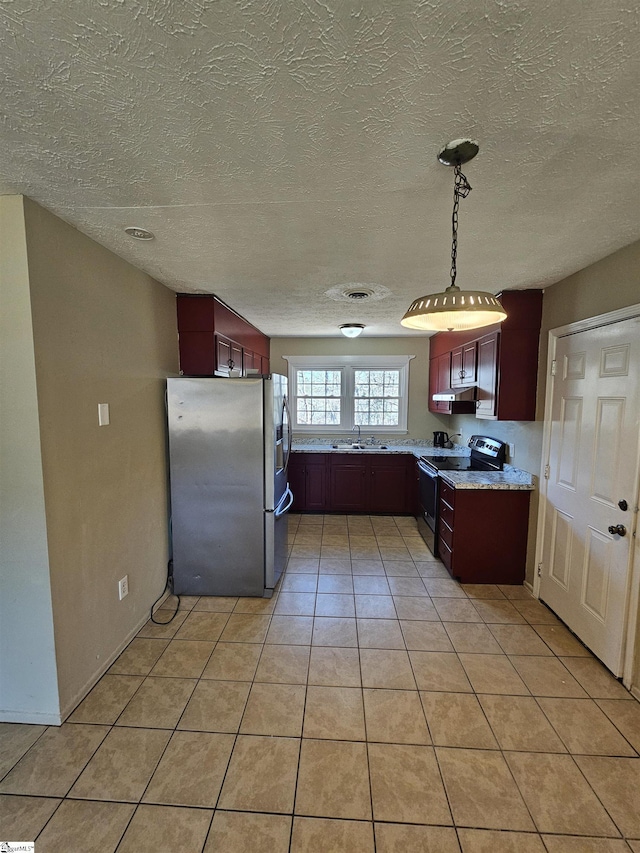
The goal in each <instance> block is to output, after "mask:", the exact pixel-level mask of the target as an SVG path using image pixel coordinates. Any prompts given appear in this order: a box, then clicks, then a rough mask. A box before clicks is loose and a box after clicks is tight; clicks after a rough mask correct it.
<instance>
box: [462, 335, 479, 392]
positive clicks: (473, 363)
mask: <svg viewBox="0 0 640 853" xmlns="http://www.w3.org/2000/svg"><path fill="white" fill-rule="evenodd" d="M477 360H478V342H477V341H471V343H470V344H465V345H464V346H463V347H462V379H463V380H464V381H463V385H473V384H474V383H475V381H476V376H477V372H476V371H477Z"/></svg>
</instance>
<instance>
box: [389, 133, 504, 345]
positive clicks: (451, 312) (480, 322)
mask: <svg viewBox="0 0 640 853" xmlns="http://www.w3.org/2000/svg"><path fill="white" fill-rule="evenodd" d="M477 153H478V143H477V142H474V141H473V139H454V140H453V142H449V143H448V144H447V145H445V146H444V148H442V149H441V150H440V151H439V152H438V162H440V163H442V165H443V166H448V167H451V166H453V167H454V171H455V180H454V184H453V216H452V217H451V230H452V235H453V236H452V243H451V284H450V285H449V286H448V287H446V288H444V290H442V291H438V292H437V293H433V292H432V293H427V294H426V295H425V296H420V297H419V298H418V299H414V301H413V302H412V303H411V305H410V306H409V308H408V309H407V311H406V312H405V315H404V317H403V318H402V320H400V323H401V324H402V325H403V326H405V327H406V328H407V329H416V330H418V331H420V332H462V331H467V330H469V329H482V328H483V327H485V326H492V325H494V324H496V323H501V322H502V321H503V320H504V319H506V316H507V314H506V311H505V310H504V308H503V307H502V305H501V304H500V302H499V300H498V299H496V297H495V296H494V295H493V294H492V293H488V292H487V291H484V290H461V289H460V288H459V287H458V286H457V285H456V273H457V264H458V213H459V207H460V199H461V198H466V197H467V196H468V195H469V193H470V192H471V185H470V183H469V181H468V180H467V179H466V177H465V176H464V175H463V174H462V172H461V170H460V169H461V167H462V166H464V164H465V163H468V162H469V161H470V160H473V158H474V157H475V156H476V154H477Z"/></svg>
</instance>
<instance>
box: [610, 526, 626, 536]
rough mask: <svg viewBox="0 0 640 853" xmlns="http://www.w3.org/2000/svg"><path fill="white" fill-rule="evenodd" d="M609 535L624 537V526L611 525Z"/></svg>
mask: <svg viewBox="0 0 640 853" xmlns="http://www.w3.org/2000/svg"><path fill="white" fill-rule="evenodd" d="M609 533H610V534H611V535H612V536H616V535H617V536H626V533H627V528H626V527H625V526H624V524H612V525H611V527H609Z"/></svg>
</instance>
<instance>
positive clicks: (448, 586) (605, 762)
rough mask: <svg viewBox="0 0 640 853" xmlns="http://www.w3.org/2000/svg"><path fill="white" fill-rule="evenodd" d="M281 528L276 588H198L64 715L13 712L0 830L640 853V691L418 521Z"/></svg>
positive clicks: (198, 842)
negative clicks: (446, 554)
mask: <svg viewBox="0 0 640 853" xmlns="http://www.w3.org/2000/svg"><path fill="white" fill-rule="evenodd" d="M290 538H291V545H292V550H291V558H290V561H289V566H288V571H287V573H286V575H285V577H284V579H283V581H282V583H281V589H280V590H279V591H278V594H277V595H276V596H274V598H273V599H271V600H270V601H267V600H261V599H235V598H199V599H198V598H183V599H182V602H181V610H180V612H179V614H178V615H177V617H176V618H175V619H174V620H173V621H172V622H171V623H170V624H168V625H167V626H166V627H162V626H157V625H154V624H152V623H148V624H147V625H145V627H144V628H143V629H142V630H141V631H140V633H139V635H138V637H136V638H135V639H134V640H133V641H132V643H131V644H130V645H129V647H128V648H127V649H126V650H125V651H124V652H123V653H122V655H121V656H120V657H119V659H118V660H117V661H116V662H115V663H114V664H113V666H112V667H111V669H110V671H109V672H108V673H107V674H106V675H105V676H104V677H103V678H102V679H101V681H100V682H99V683H98V684H97V685H96V687H95V688H94V689H93V690H92V692H91V693H90V694H89V696H88V697H87V698H86V699H85V700H84V702H82V704H81V705H80V706H79V707H78V708H77V709H76V710H75V712H74V713H73V714H72V715H71V717H70V718H69V720H68V721H67V722H66V723H65V724H64V725H63V726H62V727H60V728H55V727H50V728H47V727H41V726H25V725H12V724H4V725H1V726H0V779H1V780H2V781H1V782H0V837H3V838H5V837H6V838H14V839H19V840H33V839H37V845H36V849H37V851H38V853H48V851H58V850H68V851H78V853H113V851H116V850H117V851H118V853H133V851H136V853H146V851H149V853H150V851H154V853H157V851H174V850H180V851H181V853H202V851H204V853H213V851H224V853H241V851H242V853H245V851H251V853H267V852H268V853H288V852H289V851H291V853H329V851H345V853H346V851H349V853H373V851H377V853H405V851H418V853H455V851H457V853H460V851H462V853H484V851H490V852H491V853H507V851H509V853H515V851H517V853H544V851H547V853H622V851H630V850H631V851H640V758H639V757H638V750H640V705H639V704H638V703H637V702H636V701H635V700H634V699H633V698H632V697H631V696H630V694H629V693H627V691H626V690H624V688H623V687H621V685H620V684H619V683H618V682H617V681H615V680H614V679H613V678H612V677H611V676H610V675H609V674H608V673H607V671H606V670H605V669H604V668H603V667H602V666H601V665H600V664H599V663H598V662H597V661H596V660H595V659H594V658H593V657H592V656H591V655H590V653H589V652H588V651H587V650H586V649H585V648H584V647H583V646H582V645H581V644H580V643H579V642H578V641H577V640H576V639H575V637H573V635H572V634H571V633H570V632H569V631H568V630H567V629H566V628H565V627H563V625H562V624H561V623H559V622H558V620H557V619H556V618H555V616H554V615H553V614H552V613H551V612H550V611H549V610H548V609H547V608H545V607H544V606H543V605H541V604H539V603H538V602H536V601H535V600H533V599H532V598H531V597H530V596H529V595H528V593H527V592H526V590H525V589H523V588H522V587H506V586H493V585H482V586H474V585H466V586H460V585H459V584H458V583H456V582H454V581H453V580H451V579H450V578H449V576H448V575H447V572H446V571H445V569H444V567H443V566H442V564H441V563H439V562H438V561H436V560H434V559H433V557H432V556H431V554H430V553H429V551H428V550H427V549H426V547H425V546H424V544H423V542H422V539H421V538H420V536H419V535H418V532H417V529H416V526H415V522H414V520H413V519H411V518H392V517H372V518H368V517H366V516H365V517H363V516H353V517H351V516H349V517H346V516H329V515H327V516H321V515H316V516H302V517H300V516H291V518H290ZM170 605H171V602H168V603H167V607H168V606H170ZM160 615H161V616H164V617H166V616H168V610H167V609H165V610H163V611H161V614H160Z"/></svg>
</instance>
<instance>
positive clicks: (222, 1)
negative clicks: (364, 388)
mask: <svg viewBox="0 0 640 853" xmlns="http://www.w3.org/2000/svg"><path fill="white" fill-rule="evenodd" d="M0 79H1V80H2V84H1V85H0V145H1V154H0V191H2V192H5V193H6V192H9V193H10V192H17V193H24V194H25V195H27V196H30V197H31V198H33V199H35V200H36V201H38V202H40V203H41V204H43V205H44V206H45V207H47V208H49V209H50V210H52V211H53V212H54V213H56V214H58V215H59V216H61V217H62V218H63V219H65V220H67V221H68V222H70V223H72V224H73V225H75V226H76V227H77V228H79V229H80V230H81V231H83V232H85V233H86V234H88V235H89V236H91V237H93V238H94V239H95V240H97V241H98V242H99V243H102V244H103V245H104V246H107V247H108V248H109V249H112V250H113V251H114V252H116V253H117V254H118V255H120V256H121V257H123V258H126V259H127V260H128V261H130V262H131V263H133V264H135V265H136V266H138V267H140V268H141V269H143V270H146V271H147V272H148V273H150V274H151V275H153V276H155V277H156V278H157V279H158V280H159V281H161V282H163V283H164V284H166V285H168V286H169V287H172V288H174V289H175V290H178V291H186V292H212V293H216V294H218V295H219V296H220V297H221V298H222V299H223V300H225V301H226V302H227V303H228V304H229V305H231V306H232V307H233V308H235V309H236V310H238V311H239V312H240V313H242V314H244V315H245V316H246V317H247V318H248V319H249V320H251V321H252V322H253V323H255V324H256V325H257V326H259V327H260V328H261V329H262V330H263V331H265V332H266V333H267V334H270V335H275V336H279V335H335V334H337V326H338V325H339V324H340V323H346V322H361V323H365V324H366V325H367V332H366V333H367V334H373V335H397V334H415V333H411V332H408V331H407V330H404V329H403V328H402V327H401V326H400V325H399V321H400V318H401V316H402V314H403V313H404V311H405V310H406V308H407V307H408V304H409V302H410V301H412V300H413V299H414V298H416V297H418V296H422V295H424V294H426V293H429V292H435V291H437V290H442V289H443V288H444V287H445V286H446V285H447V284H448V275H449V266H450V257H449V256H450V239H451V238H450V217H451V204H452V188H453V173H452V171H451V170H450V169H447V168H446V167H444V166H441V165H439V164H438V163H437V161H436V153H437V151H438V150H439V148H440V147H441V146H442V145H443V144H444V143H445V142H447V141H449V140H451V139H455V138H458V137H461V136H471V137H473V138H475V139H477V140H478V141H479V143H480V154H479V155H478V157H477V158H476V159H475V160H474V161H472V162H471V163H469V164H468V166H467V167H466V168H465V173H466V175H467V177H468V178H469V181H470V183H471V185H472V186H473V187H474V191H473V192H472V194H471V195H470V196H469V197H468V198H467V199H466V200H465V201H463V202H461V210H460V244H459V258H458V284H459V285H460V286H461V287H463V288H464V287H469V288H473V289H486V290H490V291H492V292H494V293H496V292H498V291H499V290H501V289H503V288H514V287H515V288H523V287H525V288H527V287H539V286H546V285H549V284H550V283H552V282H554V281H557V280H558V279H560V278H562V277H564V276H566V275H568V274H570V273H572V272H574V271H576V270H578V269H581V268H582V267H584V266H587V265H588V264H590V263H592V262H593V261H595V260H597V259H598V258H601V257H603V256H604V255H607V254H609V253H610V252H612V251H615V250H616V249H618V248H620V247H621V246H624V245H626V244H628V243H630V242H632V241H634V240H636V239H638V238H640V169H638V164H637V152H636V150H635V147H632V146H631V143H632V142H633V143H634V145H635V142H636V141H637V137H638V129H639V118H640V110H639V96H638V91H639V84H640V11H639V7H638V4H637V2H635V0H627V2H623V1H622V0H448V2H445V0H360V2H353V0H100V1H99V2H97V0H96V1H95V2H89V0H65V2H61V0H38V2H36V3H34V2H33V0H0ZM128 225H138V226H142V227H145V228H148V229H149V230H151V231H153V232H154V234H155V235H156V239H155V240H154V241H152V242H150V243H139V242H136V241H133V240H132V239H131V238H129V237H127V236H126V235H124V233H123V228H124V227H126V226H128ZM349 283H353V284H354V285H356V284H363V285H367V284H368V285H378V286H381V287H383V288H388V289H389V291H391V295H389V296H388V297H387V298H385V299H381V300H378V301H373V302H370V303H367V304H364V303H357V304H351V302H349V303H346V302H336V301H332V300H331V299H329V298H327V296H326V295H325V291H327V290H329V289H330V288H333V287H335V286H338V285H347V284H349Z"/></svg>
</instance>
